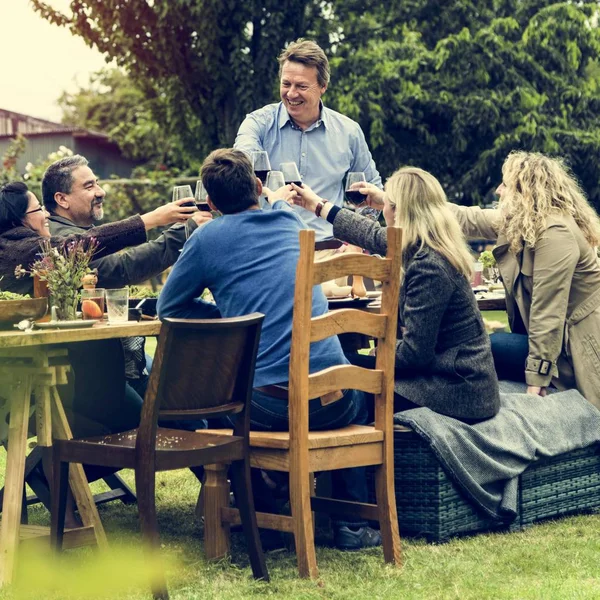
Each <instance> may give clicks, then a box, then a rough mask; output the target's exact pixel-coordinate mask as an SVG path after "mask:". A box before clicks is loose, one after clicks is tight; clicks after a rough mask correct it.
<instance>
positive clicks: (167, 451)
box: [56, 427, 243, 471]
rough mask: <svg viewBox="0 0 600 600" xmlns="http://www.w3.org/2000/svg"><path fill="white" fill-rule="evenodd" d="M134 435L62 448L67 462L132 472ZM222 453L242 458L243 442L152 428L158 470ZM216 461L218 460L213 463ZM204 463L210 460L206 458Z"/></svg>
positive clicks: (83, 441)
mask: <svg viewBox="0 0 600 600" xmlns="http://www.w3.org/2000/svg"><path fill="white" fill-rule="evenodd" d="M137 433H138V430H137V429H132V430H131V431H124V432H121V433H113V434H110V435H104V436H95V437H89V438H81V439H77V440H68V441H67V443H66V444H62V445H68V454H69V460H70V462H81V463H85V464H87V463H88V462H93V464H95V465H101V466H104V467H118V466H122V468H123V467H124V468H127V469H134V468H135V459H136V441H137ZM231 434H233V431H231ZM56 445H57V446H61V441H60V440H59V441H57V442H56ZM211 450H212V451H211ZM223 451H225V452H226V457H227V459H229V460H240V459H241V458H242V457H243V439H242V438H241V437H239V436H235V437H234V436H233V435H229V436H227V437H224V436H222V435H202V436H200V435H198V434H197V433H196V432H195V431H184V430H181V429H167V428H163V427H158V428H157V429H156V450H155V464H156V468H157V469H158V470H160V471H162V470H168V469H179V468H182V466H189V464H193V463H194V462H195V461H194V455H195V454H198V455H199V456H200V455H201V456H202V460H207V459H206V457H207V456H208V455H212V454H214V455H215V456H219V455H221V454H223ZM57 452H58V453H59V454H62V453H61V448H57ZM220 460H222V458H221V459H219V460H218V461H215V462H220ZM208 462H209V463H211V462H212V461H211V460H210V459H208ZM180 464H181V466H179V465H180Z"/></svg>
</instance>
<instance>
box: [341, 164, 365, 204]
mask: <svg viewBox="0 0 600 600" xmlns="http://www.w3.org/2000/svg"><path fill="white" fill-rule="evenodd" d="M361 181H366V178H365V174H364V173H363V172H356V171H350V173H348V177H346V198H347V199H348V202H350V203H351V204H354V205H356V206H358V205H359V204H363V202H365V201H366V200H367V197H366V196H365V195H364V194H361V193H360V192H359V191H358V190H351V189H350V188H351V187H352V185H353V184H355V183H360V182H361Z"/></svg>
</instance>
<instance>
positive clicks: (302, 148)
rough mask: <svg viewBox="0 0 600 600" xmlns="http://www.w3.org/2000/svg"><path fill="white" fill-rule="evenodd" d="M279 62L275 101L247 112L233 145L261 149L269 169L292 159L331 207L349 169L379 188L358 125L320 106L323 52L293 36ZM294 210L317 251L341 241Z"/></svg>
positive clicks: (325, 68)
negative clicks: (312, 234) (313, 232)
mask: <svg viewBox="0 0 600 600" xmlns="http://www.w3.org/2000/svg"><path fill="white" fill-rule="evenodd" d="M279 65H280V68H279V75H280V95H281V102H278V103H276V104H268V105H267V106H264V107H263V108H260V109H259V110H256V111H254V112H253V113H250V114H249V115H247V116H246V118H245V119H244V122H243V123H242V124H241V126H240V129H239V131H238V134H237V137H236V140H235V145H234V147H235V148H237V149H239V150H243V151H245V152H247V153H249V154H250V153H252V152H253V151H255V150H264V151H266V152H267V153H268V154H269V159H270V162H271V165H272V167H273V169H278V168H279V165H280V164H281V163H282V162H291V161H293V162H295V163H296V164H297V165H298V170H299V171H300V176H301V177H302V180H303V181H305V182H306V183H307V184H308V185H309V186H310V187H311V188H312V189H313V190H314V191H315V192H316V193H317V194H318V195H319V196H321V197H322V198H327V199H328V200H329V201H330V202H332V203H333V204H335V205H337V206H342V204H343V200H344V179H345V176H346V173H348V172H350V171H359V172H360V171H364V173H365V177H366V180H367V181H369V182H371V183H373V184H375V185H377V186H379V187H381V177H380V176H379V173H378V171H377V168H376V167H375V162H374V161H373V158H372V156H371V153H370V152H369V148H368V146H367V142H366V140H365V136H364V134H363V132H362V129H361V128H360V125H359V124H358V123H356V122H355V121H353V120H352V119H349V118H348V117H346V116H344V115H342V114H340V113H338V112H336V111H334V110H331V109H330V108H327V107H325V106H324V105H323V102H322V100H321V97H322V96H323V94H324V93H325V91H326V90H327V86H328V85H329V75H330V73H329V61H328V60H327V56H325V53H324V52H323V50H322V49H321V48H320V47H319V46H318V45H317V44H316V43H315V42H312V41H310V40H302V39H299V40H297V41H296V42H293V43H292V44H290V45H289V46H288V47H287V48H286V49H285V50H284V51H283V52H282V53H281V55H280V56H279ZM295 210H297V212H298V214H299V216H300V217H301V218H302V220H303V221H304V222H305V223H306V224H307V225H308V226H309V227H310V228H312V229H314V230H316V240H317V250H322V249H330V248H335V247H339V245H341V242H337V241H334V240H333V239H332V238H333V229H332V226H331V225H330V224H329V223H326V222H324V220H323V219H318V218H316V217H315V215H314V214H312V213H310V212H309V211H307V210H304V209H303V208H301V207H299V206H297V207H295ZM335 244H337V246H335Z"/></svg>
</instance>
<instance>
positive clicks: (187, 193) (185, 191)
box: [173, 185, 194, 206]
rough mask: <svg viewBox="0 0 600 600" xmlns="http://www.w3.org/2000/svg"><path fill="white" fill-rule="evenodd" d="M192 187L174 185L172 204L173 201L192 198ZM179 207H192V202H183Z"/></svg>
mask: <svg viewBox="0 0 600 600" xmlns="http://www.w3.org/2000/svg"><path fill="white" fill-rule="evenodd" d="M193 197H194V194H192V186H191V185H176V186H174V187H173V202H175V200H181V199H182V198H193ZM181 206H194V202H193V201H192V200H190V201H189V202H184V203H183V204H182V205H181Z"/></svg>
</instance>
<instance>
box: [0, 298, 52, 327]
mask: <svg viewBox="0 0 600 600" xmlns="http://www.w3.org/2000/svg"><path fill="white" fill-rule="evenodd" d="M47 310H48V298H24V299H23V300H0V325H2V326H7V325H12V324H13V323H18V322H19V321H22V320H23V319H32V320H35V319H41V318H42V317H43V316H44V315H45V314H46V311H47Z"/></svg>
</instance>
